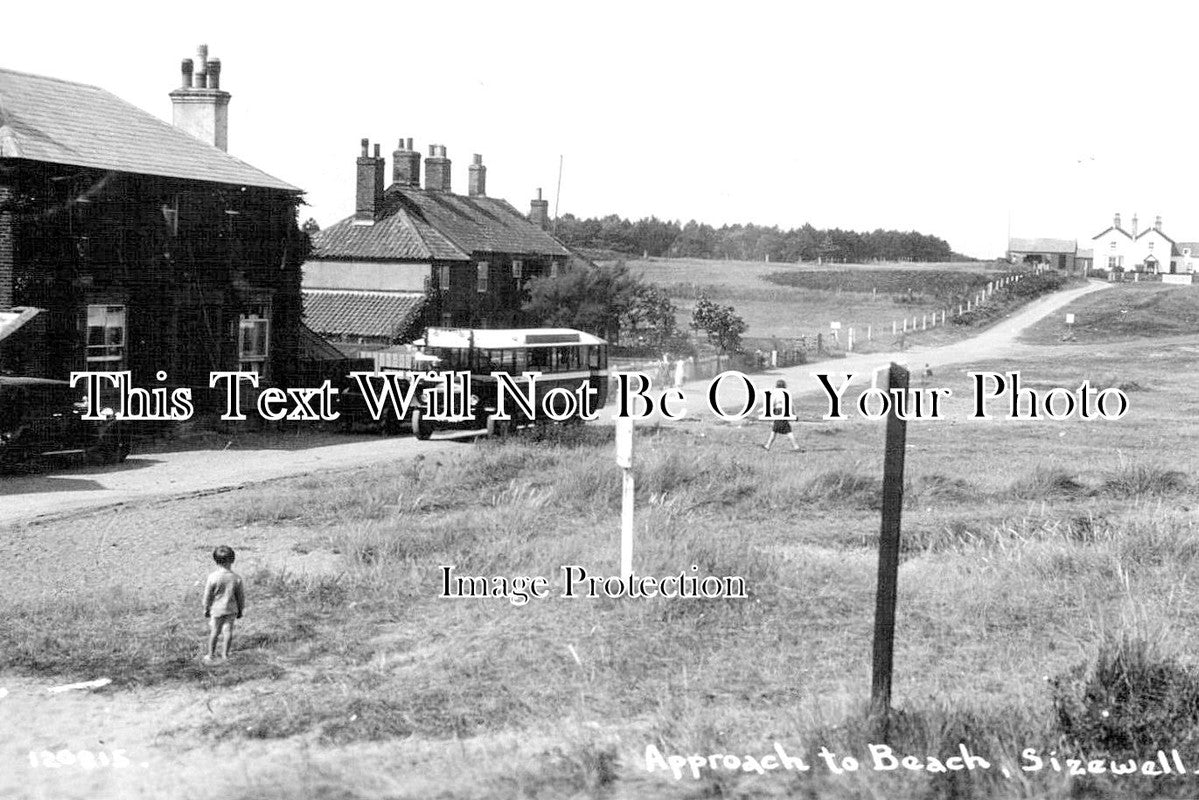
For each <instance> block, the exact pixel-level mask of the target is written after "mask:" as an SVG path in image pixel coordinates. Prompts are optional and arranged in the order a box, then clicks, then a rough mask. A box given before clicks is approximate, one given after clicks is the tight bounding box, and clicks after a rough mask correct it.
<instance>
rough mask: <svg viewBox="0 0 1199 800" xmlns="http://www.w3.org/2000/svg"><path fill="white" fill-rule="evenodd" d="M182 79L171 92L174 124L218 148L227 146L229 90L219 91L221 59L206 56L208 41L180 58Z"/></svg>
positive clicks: (223, 148)
mask: <svg viewBox="0 0 1199 800" xmlns="http://www.w3.org/2000/svg"><path fill="white" fill-rule="evenodd" d="M181 67H182V69H181V72H182V82H181V85H180V86H179V88H178V89H175V90H174V91H172V92H171V95H170V96H171V104H172V105H173V106H174V113H173V117H172V122H173V123H174V125H175V127H176V128H179V129H180V130H182V131H184V132H186V133H188V134H190V135H191V136H193V137H195V138H197V139H199V140H200V141H202V142H205V143H207V144H210V145H212V146H213V147H216V148H218V149H220V150H228V148H229V99H230V98H229V93H228V92H224V91H221V61H220V59H217V58H213V59H209V58H208V45H204V44H202V45H200V46H199V47H197V48H196V55H195V58H194V59H193V58H188V59H184V60H183V61H182V62H181Z"/></svg>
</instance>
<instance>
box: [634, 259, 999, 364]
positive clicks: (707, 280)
mask: <svg viewBox="0 0 1199 800" xmlns="http://www.w3.org/2000/svg"><path fill="white" fill-rule="evenodd" d="M629 266H630V268H631V269H632V271H633V272H634V273H635V274H638V275H641V276H643V277H644V278H645V279H646V280H649V281H650V282H652V283H656V284H659V285H661V286H663V287H665V288H666V289H667V291H668V292H669V293H670V295H671V297H672V299H674V301H675V303H676V304H677V305H678V306H679V326H680V327H681V328H682V329H683V330H686V329H687V326H688V325H689V323H690V320H691V309H692V308H693V307H694V303H695V299H696V298H697V297H698V296H699V295H700V294H701V293H706V294H707V295H708V296H709V297H710V298H711V299H713V300H715V301H717V302H719V303H722V304H725V305H732V306H733V307H734V308H735V309H736V311H737V313H738V314H739V315H740V316H741V317H742V318H743V319H744V320H745V321H746V323H747V324H748V326H749V330H748V332H747V333H746V336H747V337H753V338H759V339H760V338H769V337H777V338H779V339H784V340H786V339H798V338H800V337H808V338H814V337H815V336H816V335H817V334H823V335H824V336H825V337H826V338H827V337H828V336H829V323H831V322H840V323H841V325H842V326H843V328H844V329H848V328H850V327H853V328H854V329H855V335H856V336H857V337H858V342H859V346H863V345H865V343H866V341H865V340H866V333H867V328H868V327H869V328H870V333H871V336H872V337H878V339H879V342H878V345H879V346H880V347H885V348H889V347H893V346H894V342H895V338H896V337H894V336H892V334H891V323H892V322H893V321H896V322H900V325H899V327H900V329H902V320H903V319H904V317H905V316H906V317H907V318H908V319H909V320H911V319H912V318H913V317H917V318H922V317H923V316H925V315H931V314H932V313H933V312H934V311H936V310H938V309H941V308H942V307H943V303H942V302H940V301H938V300H937V296H938V294H939V293H941V292H942V291H943V288H944V285H945V284H946V282H952V283H955V284H962V285H966V284H974V285H985V284H986V283H987V281H988V280H990V279H991V278H992V277H996V276H998V275H1000V274H1002V272H1001V271H997V270H996V269H995V264H994V262H963V263H953V264H896V265H891V266H879V265H876V264H871V265H861V264H837V265H834V266H824V267H816V266H813V265H810V264H803V265H795V264H771V263H768V262H748V261H709V260H703V259H650V260H635V261H630V262H629ZM918 335H923V334H918ZM909 338H910V337H909Z"/></svg>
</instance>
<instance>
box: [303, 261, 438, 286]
mask: <svg viewBox="0 0 1199 800" xmlns="http://www.w3.org/2000/svg"><path fill="white" fill-rule="evenodd" d="M430 275H431V272H430V265H429V264H377V263H373V262H369V261H309V262H307V263H306V264H304V278H303V281H302V285H303V287H304V288H305V289H360V290H362V291H375V292H377V291H384V292H386V291H391V292H422V291H424V289H425V278H427V277H429V276H430Z"/></svg>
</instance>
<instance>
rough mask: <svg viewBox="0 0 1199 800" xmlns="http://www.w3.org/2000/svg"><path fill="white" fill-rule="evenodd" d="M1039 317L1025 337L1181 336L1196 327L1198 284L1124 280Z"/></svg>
mask: <svg viewBox="0 0 1199 800" xmlns="http://www.w3.org/2000/svg"><path fill="white" fill-rule="evenodd" d="M1067 311H1068V312H1069V313H1073V314H1074V324H1073V325H1072V326H1067V325H1066V317H1065V312H1063V313H1062V314H1058V315H1056V316H1054V317H1053V318H1049V319H1043V320H1041V322H1039V323H1038V324H1036V325H1034V326H1033V327H1032V328H1030V329H1029V330H1027V331H1025V333H1024V335H1023V337H1021V338H1022V339H1023V340H1024V341H1027V342H1035V343H1042V344H1044V343H1051V342H1065V343H1074V344H1103V343H1108V342H1116V341H1122V340H1126V339H1136V338H1161V337H1166V336H1180V335H1186V334H1193V333H1195V331H1199V286H1170V285H1165V284H1161V283H1148V282H1146V283H1122V284H1119V285H1117V286H1116V287H1114V288H1112V289H1109V290H1107V291H1104V292H1098V293H1096V294H1094V295H1091V296H1090V297H1087V298H1085V299H1083V300H1082V301H1080V302H1078V303H1076V304H1074V306H1072V307H1071V308H1069V309H1067Z"/></svg>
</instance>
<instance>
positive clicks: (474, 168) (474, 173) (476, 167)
mask: <svg viewBox="0 0 1199 800" xmlns="http://www.w3.org/2000/svg"><path fill="white" fill-rule="evenodd" d="M467 171H468V172H469V173H470V179H469V182H468V185H467V193H468V194H469V195H470V196H471V197H486V196H487V167H485V166H483V156H481V155H479V154H478V153H475V154H474V156H472V163H471V165H470V167H469V169H468V170H467Z"/></svg>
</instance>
